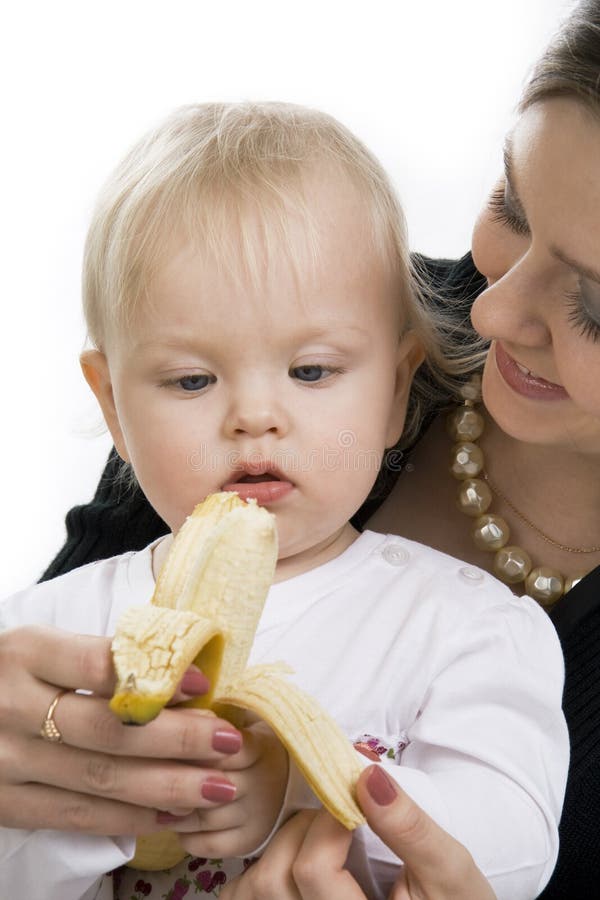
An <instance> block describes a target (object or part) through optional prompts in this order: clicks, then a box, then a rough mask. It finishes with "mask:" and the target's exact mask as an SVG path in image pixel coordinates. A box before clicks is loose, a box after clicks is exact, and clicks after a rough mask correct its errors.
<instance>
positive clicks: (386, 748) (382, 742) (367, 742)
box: [353, 732, 409, 764]
mask: <svg viewBox="0 0 600 900" xmlns="http://www.w3.org/2000/svg"><path fill="white" fill-rule="evenodd" d="M408 743H409V741H408V735H406V734H405V733H404V732H403V733H402V734H401V735H400V737H398V738H397V739H395V740H393V741H390V740H386V739H382V738H378V737H374V735H372V734H361V735H359V736H358V737H357V738H355V740H354V741H353V744H354V749H355V750H358V752H359V753H362V755H363V756H366V757H367V759H371V760H373V762H379V760H380V759H382V758H385V759H390V760H392V762H395V763H397V764H398V763H399V762H400V757H401V756H402V751H403V750H405V749H406V747H407V746H408Z"/></svg>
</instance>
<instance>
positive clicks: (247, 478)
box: [238, 472, 281, 484]
mask: <svg viewBox="0 0 600 900" xmlns="http://www.w3.org/2000/svg"><path fill="white" fill-rule="evenodd" d="M261 481H281V478H280V477H279V476H278V475H273V474H272V473H271V472H263V474H262V475H243V476H242V477H241V478H238V482H239V483H241V484H259V483H260V482H261Z"/></svg>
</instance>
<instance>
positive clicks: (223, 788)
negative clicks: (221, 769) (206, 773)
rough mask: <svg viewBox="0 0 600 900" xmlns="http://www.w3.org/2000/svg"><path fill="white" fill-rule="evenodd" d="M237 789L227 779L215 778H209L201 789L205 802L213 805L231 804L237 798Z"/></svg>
mask: <svg viewBox="0 0 600 900" xmlns="http://www.w3.org/2000/svg"><path fill="white" fill-rule="evenodd" d="M235 792H236V787H235V784H232V783H231V782H230V781H227V780H226V779H225V778H219V776H218V775H217V776H214V777H211V778H207V779H206V781H205V782H204V783H203V784H202V787H201V788H200V793H201V794H202V797H203V798H204V799H205V800H210V802H211V803H230V802H231V801H232V800H233V798H234V797H235Z"/></svg>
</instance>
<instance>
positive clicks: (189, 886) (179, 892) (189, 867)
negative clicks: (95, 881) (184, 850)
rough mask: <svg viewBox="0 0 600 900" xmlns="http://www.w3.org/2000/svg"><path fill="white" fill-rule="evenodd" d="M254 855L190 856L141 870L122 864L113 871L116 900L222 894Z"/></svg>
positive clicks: (179, 899) (180, 899)
mask: <svg viewBox="0 0 600 900" xmlns="http://www.w3.org/2000/svg"><path fill="white" fill-rule="evenodd" d="M253 862H254V858H248V859H227V860H222V859H206V858H204V857H201V856H187V857H186V858H185V859H184V860H183V861H182V862H180V863H179V864H178V865H176V866H173V868H172V869H166V870H164V871H161V872H148V871H143V872H142V871H140V870H138V869H130V868H128V867H127V866H122V867H121V868H120V869H117V870H116V871H115V872H113V897H114V900H143V898H145V897H150V898H151V900H183V898H184V897H187V898H190V897H193V896H195V895H197V894H205V895H208V896H212V897H218V896H219V893H220V891H221V888H222V886H223V885H224V884H226V883H227V882H228V881H231V879H233V878H235V877H236V876H237V875H240V874H241V873H242V872H245V871H246V869H247V868H248V866H251V865H252V863H253Z"/></svg>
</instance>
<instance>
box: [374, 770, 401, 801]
mask: <svg viewBox="0 0 600 900" xmlns="http://www.w3.org/2000/svg"><path fill="white" fill-rule="evenodd" d="M367 790H368V792H369V794H370V795H371V797H372V798H373V800H374V801H375V803H376V804H377V805H378V806H389V805H390V803H393V802H394V800H395V799H396V797H397V796H398V791H397V789H396V784H395V782H394V781H392V779H391V778H390V776H389V775H388V773H387V772H386V771H385V769H383V768H382V767H381V765H377V766H373V767H372V768H371V771H370V772H369V777H368V778H367Z"/></svg>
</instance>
